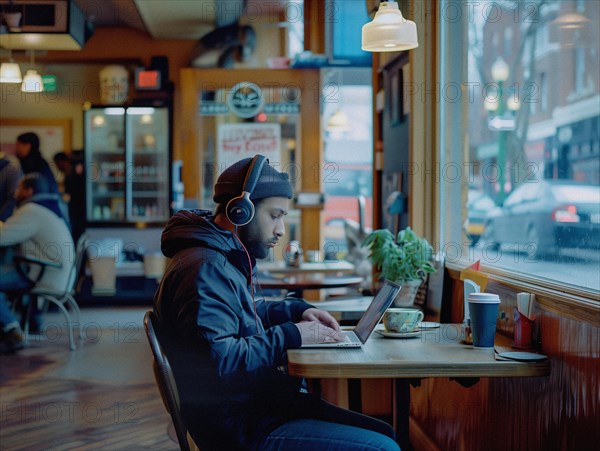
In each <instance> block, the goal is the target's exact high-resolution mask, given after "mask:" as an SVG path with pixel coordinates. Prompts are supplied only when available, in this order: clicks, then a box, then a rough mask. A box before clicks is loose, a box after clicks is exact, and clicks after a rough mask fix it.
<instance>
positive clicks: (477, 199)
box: [463, 189, 496, 246]
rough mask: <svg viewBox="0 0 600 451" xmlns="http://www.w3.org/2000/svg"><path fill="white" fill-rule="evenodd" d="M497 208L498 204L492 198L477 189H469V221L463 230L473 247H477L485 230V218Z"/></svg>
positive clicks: (466, 221)
mask: <svg viewBox="0 0 600 451" xmlns="http://www.w3.org/2000/svg"><path fill="white" fill-rule="evenodd" d="M495 207H496V203H495V202H494V201H493V200H492V198H491V197H490V196H488V195H487V194H484V193H482V192H481V191H478V190H476V189H469V192H468V193H467V219H466V220H465V222H464V224H463V229H464V231H465V233H466V234H467V237H468V238H469V239H470V240H471V246H475V245H476V244H477V241H479V238H480V237H481V235H483V232H484V230H485V218H486V216H487V214H488V212H489V211H490V210H492V209H493V208H495Z"/></svg>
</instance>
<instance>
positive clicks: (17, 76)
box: [0, 63, 22, 83]
mask: <svg viewBox="0 0 600 451" xmlns="http://www.w3.org/2000/svg"><path fill="white" fill-rule="evenodd" d="M21 81H22V77H21V68H20V67H19V65H18V64H17V63H2V65H1V66H0V83H21Z"/></svg>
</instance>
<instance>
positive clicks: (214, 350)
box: [154, 155, 398, 450]
mask: <svg viewBox="0 0 600 451" xmlns="http://www.w3.org/2000/svg"><path fill="white" fill-rule="evenodd" d="M292 197H293V190H292V185H291V183H290V182H289V180H288V177H287V174H285V173H281V172H278V171H277V170H276V169H274V168H273V167H272V166H271V165H270V164H269V163H268V160H266V158H264V157H262V156H260V155H257V156H255V157H254V158H246V159H243V160H240V161H238V162H237V163H235V164H233V165H232V166H230V167H229V168H227V169H226V170H225V171H224V172H223V173H221V175H220V176H219V178H218V180H217V183H216V185H215V193H214V197H213V199H214V201H215V202H216V203H217V204H218V206H217V209H216V212H215V214H214V215H212V214H211V212H210V211H207V210H191V211H188V210H181V211H179V212H177V213H176V214H175V215H174V216H173V217H172V218H171V220H170V221H169V223H168V224H167V226H166V227H165V229H164V231H163V234H162V244H161V246H162V251H163V253H164V255H165V256H167V257H169V258H170V260H169V263H168V264H167V268H166V270H165V274H164V276H163V278H162V280H161V282H160V285H159V287H158V290H157V292H156V295H155V298H154V311H155V313H156V315H157V317H158V321H159V324H160V328H161V330H162V331H164V332H165V333H164V336H163V337H161V339H162V341H163V346H164V347H165V351H166V353H167V355H168V357H169V360H170V361H171V365H172V367H173V371H174V374H175V380H176V383H177V387H178V391H179V395H180V399H181V411H182V416H183V419H184V422H185V424H186V427H187V428H188V430H189V432H190V435H191V436H192V438H193V439H194V441H195V442H196V444H197V445H198V446H199V448H200V449H202V450H216V449H220V450H222V449H227V450H274V449H286V450H296V449H298V450H300V449H302V450H306V449H311V450H320V449H323V450H324V449H328V450H337V449H340V450H342V449H343V450H366V449H378V450H397V449H398V445H397V444H396V442H395V441H394V431H393V429H392V428H391V427H390V426H389V425H388V424H386V423H384V422H382V421H379V420H377V419H374V418H370V417H368V416H365V415H362V414H359V413H356V412H351V411H348V410H345V409H341V408H339V407H336V406H333V405H331V404H329V403H327V402H325V401H323V400H321V399H320V398H319V397H318V396H316V395H314V394H311V393H308V392H307V390H306V386H305V384H304V381H303V380H302V379H299V378H293V377H290V376H289V375H288V374H286V364H287V358H286V353H287V350H288V349H295V348H299V347H300V346H301V345H302V343H315V342H327V341H339V340H342V339H343V335H342V334H340V333H339V326H338V324H337V322H336V321H335V319H334V318H333V317H332V316H331V315H330V314H329V313H327V312H325V311H322V310H318V309H317V308H315V307H314V306H312V305H310V304H308V303H307V302H305V301H304V300H301V299H294V298H285V299H283V300H282V301H269V302H267V301H265V300H264V297H263V296H262V291H261V289H260V285H259V284H258V282H257V277H256V271H257V270H256V259H257V258H259V259H262V258H266V257H267V256H268V255H269V251H270V250H271V249H273V248H275V246H277V245H278V244H279V243H280V240H281V239H282V237H283V236H284V233H285V225H284V217H285V215H286V214H287V213H288V209H289V200H290V199H291V198H292Z"/></svg>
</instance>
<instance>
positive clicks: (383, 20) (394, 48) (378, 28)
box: [362, 2, 419, 52]
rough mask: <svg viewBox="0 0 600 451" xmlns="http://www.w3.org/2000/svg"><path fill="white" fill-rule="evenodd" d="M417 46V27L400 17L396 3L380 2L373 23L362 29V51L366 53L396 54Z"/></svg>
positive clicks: (410, 21)
mask: <svg viewBox="0 0 600 451" xmlns="http://www.w3.org/2000/svg"><path fill="white" fill-rule="evenodd" d="M418 46H419V43H418V42H417V25H416V24H415V23H414V22H413V21H412V20H406V19H405V18H404V17H402V13H401V12H400V9H399V8H398V3H396V2H381V3H380V4H379V10H378V11H377V13H375V18H374V19H373V21H372V22H369V23H367V24H365V25H363V27H362V49H363V50H365V51H367V52H398V51H400V50H410V49H414V48H416V47H418Z"/></svg>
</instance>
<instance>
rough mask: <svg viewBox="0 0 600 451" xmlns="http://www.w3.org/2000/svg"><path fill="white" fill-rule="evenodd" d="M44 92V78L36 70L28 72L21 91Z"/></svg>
mask: <svg viewBox="0 0 600 451" xmlns="http://www.w3.org/2000/svg"><path fill="white" fill-rule="evenodd" d="M43 90H44V84H43V83H42V77H41V75H40V74H38V73H37V71H35V70H28V71H27V73H26V74H25V78H23V84H22V85H21V91H23V92H42V91H43Z"/></svg>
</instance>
